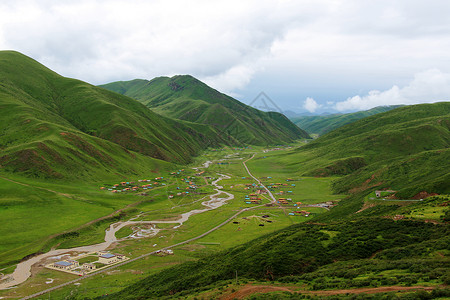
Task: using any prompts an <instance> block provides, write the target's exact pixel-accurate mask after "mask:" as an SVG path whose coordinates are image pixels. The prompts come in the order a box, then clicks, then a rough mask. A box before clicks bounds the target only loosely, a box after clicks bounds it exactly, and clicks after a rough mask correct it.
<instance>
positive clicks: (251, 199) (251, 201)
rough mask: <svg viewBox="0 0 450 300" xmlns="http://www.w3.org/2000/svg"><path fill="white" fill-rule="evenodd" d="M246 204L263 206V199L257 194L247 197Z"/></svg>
mask: <svg viewBox="0 0 450 300" xmlns="http://www.w3.org/2000/svg"><path fill="white" fill-rule="evenodd" d="M245 203H246V204H261V198H259V197H258V195H257V194H249V195H245Z"/></svg>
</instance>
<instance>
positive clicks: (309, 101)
mask: <svg viewBox="0 0 450 300" xmlns="http://www.w3.org/2000/svg"><path fill="white" fill-rule="evenodd" d="M321 106H322V105H321V104H318V103H317V102H316V101H315V100H314V99H313V98H311V97H308V98H306V100H305V102H303V108H304V109H306V110H307V111H309V112H311V113H313V112H315V111H316V110H317V109H318V108H320V107H321Z"/></svg>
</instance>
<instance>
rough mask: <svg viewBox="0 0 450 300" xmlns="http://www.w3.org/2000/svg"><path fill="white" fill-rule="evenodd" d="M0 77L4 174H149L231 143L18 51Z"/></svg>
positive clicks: (6, 55) (5, 58) (0, 58)
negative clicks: (49, 66) (59, 71)
mask: <svg viewBox="0 0 450 300" xmlns="http://www.w3.org/2000/svg"><path fill="white" fill-rule="evenodd" d="M0 81H1V85H0V99H1V101H0V109H1V111H2V115H1V118H0V128H2V131H1V135H0V145H1V146H0V147H1V150H2V155H1V156H0V165H1V166H2V170H3V171H7V172H15V173H22V174H24V175H26V176H29V177H40V178H42V177H44V178H70V179H71V180H73V179H82V180H86V179H88V178H89V179H91V178H92V177H97V178H98V177H100V174H101V177H105V174H117V175H119V176H120V175H130V174H144V173H145V172H149V171H150V170H154V169H160V168H164V167H167V166H168V164H167V163H165V162H163V161H161V160H166V161H173V162H183V163H186V162H189V161H191V157H192V156H193V155H197V154H199V153H200V150H202V149H203V148H205V147H207V146H214V145H217V144H218V143H221V142H223V140H221V139H220V138H219V137H218V135H217V133H216V132H215V130H214V129H212V128H210V127H208V126H205V125H201V124H193V123H189V122H183V121H175V120H173V119H169V118H165V117H162V116H159V115H157V114H155V113H153V112H152V111H150V110H149V109H148V108H146V107H145V106H144V105H142V104H140V103H139V102H137V101H135V100H133V99H131V98H128V97H125V96H122V95H119V94H116V93H112V92H110V91H107V90H105V89H102V88H98V87H95V86H92V85H90V84H87V83H85V82H82V81H79V80H74V79H70V78H65V77H62V76H60V75H58V74H56V73H54V72H53V71H51V70H49V69H47V68H45V67H44V66H42V65H41V64H39V63H37V62H36V61H34V60H32V59H31V58H28V57H26V56H24V55H22V54H19V53H17V52H12V51H1V52H0ZM155 158H156V159H158V160H155ZM117 175H116V177H117Z"/></svg>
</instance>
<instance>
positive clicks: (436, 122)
mask: <svg viewBox="0 0 450 300" xmlns="http://www.w3.org/2000/svg"><path fill="white" fill-rule="evenodd" d="M449 146H450V102H441V103H434V104H420V105H412V106H404V107H399V108H397V109H394V110H391V111H388V112H385V113H380V114H376V115H373V116H370V117H367V118H365V119H361V120H359V121H356V122H354V123H351V124H348V125H345V126H342V127H340V128H338V129H336V130H334V131H331V132H329V133H327V134H325V135H323V136H321V137H320V138H318V139H317V140H315V141H313V142H311V143H309V144H308V145H306V146H304V147H301V148H298V149H297V151H296V152H295V153H293V154H291V155H288V156H286V157H285V158H281V159H283V160H286V161H288V162H289V163H291V164H293V165H297V166H298V167H299V168H301V169H302V170H305V175H312V176H332V175H347V176H345V177H342V178H341V179H339V180H337V181H335V184H334V188H335V191H336V192H349V191H350V192H358V191H366V190H370V189H374V188H379V189H381V188H390V189H393V190H396V191H398V193H397V196H398V197H400V198H401V197H412V196H414V195H416V194H417V193H419V192H422V191H426V192H428V193H432V192H433V193H450V185H449V184H448V183H449V182H450V173H449V172H448V170H449V167H450V165H449V161H450V149H449Z"/></svg>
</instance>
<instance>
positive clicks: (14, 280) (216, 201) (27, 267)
mask: <svg viewBox="0 0 450 300" xmlns="http://www.w3.org/2000/svg"><path fill="white" fill-rule="evenodd" d="M254 156H255V155H253V156H252V157H250V158H249V159H247V160H246V161H244V162H242V163H243V165H244V167H245V169H246V170H247V173H248V174H249V175H250V176H251V177H252V178H253V179H254V180H255V181H256V182H258V183H259V184H260V185H261V186H263V187H264V189H266V191H267V192H268V194H269V195H270V197H271V198H272V203H276V199H275V197H274V196H273V194H272V193H271V192H270V191H269V189H268V188H267V187H266V186H265V185H263V184H262V183H261V181H260V180H258V179H257V178H256V177H255V176H253V175H252V174H251V172H250V170H249V169H248V167H247V165H246V162H247V161H249V160H251V159H252V158H254ZM218 175H219V176H220V177H219V178H218V179H217V180H215V181H213V182H212V185H214V186H215V187H216V189H214V190H215V191H216V192H217V193H216V194H213V195H210V196H209V197H210V200H207V201H204V202H202V204H203V205H204V206H206V208H204V209H196V210H192V211H189V212H186V213H183V214H181V216H180V218H179V219H177V220H171V221H166V220H155V221H133V220H132V219H131V220H129V221H126V222H117V223H113V224H111V225H110V226H109V228H108V229H106V230H105V242H103V243H100V244H95V245H90V246H82V247H76V248H71V249H57V250H52V251H50V252H47V253H44V254H41V255H38V256H35V257H33V258H30V259H29V260H26V261H24V262H21V263H19V264H18V265H17V267H16V269H15V270H14V272H13V273H12V274H10V275H8V277H9V280H7V281H4V282H3V283H1V284H0V290H1V289H7V288H10V287H12V286H15V285H17V284H20V283H23V282H25V281H26V280H27V279H28V278H29V277H30V276H31V267H32V266H33V265H34V264H36V263H38V262H40V261H42V260H44V259H46V258H49V257H53V256H58V255H62V254H64V253H67V252H71V251H76V252H98V251H102V250H105V249H107V248H108V247H109V246H110V245H111V244H112V243H114V242H117V241H118V240H117V238H116V236H115V234H116V232H117V231H118V230H120V229H121V228H123V227H124V226H128V225H134V224H138V223H139V224H157V223H179V224H180V225H181V224H183V223H184V222H186V221H187V220H188V219H189V217H190V216H192V215H194V214H199V213H203V212H206V211H209V210H212V209H216V208H219V207H220V206H222V205H224V204H225V203H226V202H227V201H229V200H232V199H234V195H233V194H231V193H228V192H225V191H222V190H221V189H222V188H223V187H222V186H219V185H217V183H218V182H219V181H220V180H222V179H229V178H231V177H229V176H227V175H223V174H218ZM220 194H225V195H226V196H227V197H226V198H218V196H219V195H220ZM261 206H263V205H258V206H253V207H249V208H244V209H241V210H239V211H238V212H236V213H235V214H234V215H232V216H231V217H229V218H228V219H226V220H225V221H223V222H222V223H220V224H219V225H217V226H215V227H214V228H211V229H210V230H208V231H206V232H204V233H202V234H201V235H198V236H196V237H193V238H191V239H188V240H185V241H183V242H180V243H176V244H174V245H171V246H168V247H165V248H161V249H158V250H155V251H152V252H149V253H146V254H143V255H141V256H138V257H135V258H132V259H129V260H127V261H124V262H122V263H119V264H115V265H114V266H111V267H109V268H105V269H102V270H99V271H97V272H92V273H89V274H87V275H85V276H83V277H79V278H77V279H74V280H71V281H69V282H66V283H63V284H59V285H56V286H54V287H51V288H48V289H45V290H43V291H40V292H38V293H35V294H32V295H28V296H26V297H24V298H22V299H32V298H34V297H37V296H40V295H43V294H46V293H49V292H51V291H54V290H57V289H59V288H62V287H64V286H67V285H71V284H74V283H76V282H78V281H81V280H83V279H85V278H89V277H92V276H95V275H97V274H99V273H102V272H106V271H109V270H111V269H114V268H117V267H119V266H123V265H125V264H127V263H130V262H133V261H136V260H139V259H142V258H144V257H147V256H149V255H153V254H156V253H157V252H158V251H161V250H167V249H171V248H174V247H177V246H180V245H184V244H187V243H190V242H192V241H195V240H198V239H200V238H202V237H204V236H206V235H208V234H210V233H211V232H214V231H216V230H217V229H219V228H221V227H222V226H224V225H226V224H227V223H229V222H230V221H231V220H233V219H234V218H236V217H237V216H238V215H240V214H241V213H243V212H245V211H248V210H252V209H255V208H257V207H261Z"/></svg>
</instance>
